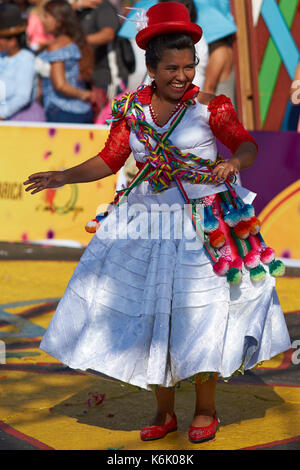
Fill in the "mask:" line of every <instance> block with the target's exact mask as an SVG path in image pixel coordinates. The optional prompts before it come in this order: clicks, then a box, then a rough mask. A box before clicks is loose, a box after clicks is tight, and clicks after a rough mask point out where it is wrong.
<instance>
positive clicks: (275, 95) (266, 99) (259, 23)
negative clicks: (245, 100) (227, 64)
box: [250, 0, 300, 131]
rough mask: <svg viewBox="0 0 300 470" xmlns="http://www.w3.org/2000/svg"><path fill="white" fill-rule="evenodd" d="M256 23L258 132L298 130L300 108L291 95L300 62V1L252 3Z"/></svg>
mask: <svg viewBox="0 0 300 470" xmlns="http://www.w3.org/2000/svg"><path fill="white" fill-rule="evenodd" d="M252 21H253V23H252V24H253V33H254V34H252V35H251V34H250V41H251V45H250V47H251V51H252V66H253V67H254V70H253V73H252V77H254V80H255V78H256V80H257V89H258V97H257V100H258V109H259V118H260V125H259V126H257V127H256V129H264V130H271V131H277V130H285V131H286V130H297V124H298V117H299V106H298V107H295V106H293V105H292V104H291V103H290V100H289V92H290V87H291V83H292V81H293V80H294V76H295V72H296V68H297V65H298V63H299V61H300V2H299V0H252ZM250 26H251V25H250ZM254 89H255V87H254Z"/></svg>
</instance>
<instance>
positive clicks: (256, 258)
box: [244, 249, 260, 269]
mask: <svg viewBox="0 0 300 470" xmlns="http://www.w3.org/2000/svg"><path fill="white" fill-rule="evenodd" d="M244 264H245V266H246V268H248V269H253V268H256V267H257V266H258V265H259V264H260V253H259V251H257V250H255V249H252V250H250V251H249V253H247V254H246V256H245V257H244Z"/></svg>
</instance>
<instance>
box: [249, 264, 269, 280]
mask: <svg viewBox="0 0 300 470" xmlns="http://www.w3.org/2000/svg"><path fill="white" fill-rule="evenodd" d="M266 274H267V273H266V270H265V268H264V267H263V266H262V265H261V264H260V265H259V266H256V268H253V269H250V278H251V280H252V281H253V282H259V281H261V280H263V279H264V278H265V277H266Z"/></svg>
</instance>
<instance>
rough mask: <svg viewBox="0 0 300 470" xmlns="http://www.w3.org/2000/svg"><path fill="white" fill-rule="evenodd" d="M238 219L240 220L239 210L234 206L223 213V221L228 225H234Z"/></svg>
mask: <svg viewBox="0 0 300 470" xmlns="http://www.w3.org/2000/svg"><path fill="white" fill-rule="evenodd" d="M240 221H241V214H240V211H239V210H237V209H235V208H234V207H231V208H230V209H229V212H227V214H225V215H224V222H225V223H226V224H227V225H228V226H229V227H235V226H236V225H237V224H238V223H239V222H240Z"/></svg>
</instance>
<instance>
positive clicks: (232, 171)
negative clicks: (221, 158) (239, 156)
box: [212, 160, 240, 182]
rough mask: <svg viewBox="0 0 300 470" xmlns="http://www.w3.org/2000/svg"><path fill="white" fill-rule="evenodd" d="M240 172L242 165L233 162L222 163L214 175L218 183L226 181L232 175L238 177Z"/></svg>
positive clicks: (214, 170)
mask: <svg viewBox="0 0 300 470" xmlns="http://www.w3.org/2000/svg"><path fill="white" fill-rule="evenodd" d="M239 170H240V165H239V163H238V161H236V160H235V161H234V162H231V161H230V160H229V161H228V162H220V163H219V165H217V166H216V167H215V168H214V169H213V171H212V174H213V175H215V176H216V181H217V182H223V181H226V180H227V178H228V177H229V176H231V175H236V174H237V173H238V172H239Z"/></svg>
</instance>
